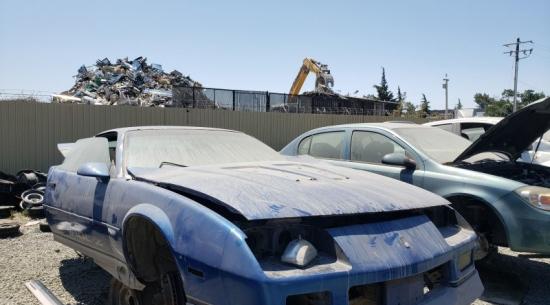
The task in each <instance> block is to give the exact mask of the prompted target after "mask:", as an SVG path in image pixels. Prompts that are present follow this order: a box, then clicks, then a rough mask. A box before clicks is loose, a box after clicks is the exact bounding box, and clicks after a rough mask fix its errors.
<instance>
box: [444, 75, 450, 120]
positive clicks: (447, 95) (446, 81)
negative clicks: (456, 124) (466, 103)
mask: <svg viewBox="0 0 550 305" xmlns="http://www.w3.org/2000/svg"><path fill="white" fill-rule="evenodd" d="M443 81H444V82H445V83H444V84H443V89H445V118H447V112H448V111H449V78H448V77H447V73H445V78H443Z"/></svg>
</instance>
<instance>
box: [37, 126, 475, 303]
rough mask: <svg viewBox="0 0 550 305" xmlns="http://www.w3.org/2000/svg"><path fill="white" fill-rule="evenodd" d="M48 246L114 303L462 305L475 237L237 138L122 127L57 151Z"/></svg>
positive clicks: (412, 199)
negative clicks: (71, 255) (69, 257)
mask: <svg viewBox="0 0 550 305" xmlns="http://www.w3.org/2000/svg"><path fill="white" fill-rule="evenodd" d="M60 149H61V151H62V152H63V154H64V156H65V160H64V162H63V163H62V164H61V165H58V166H54V167H52V168H51V169H50V171H49V175H48V182H47V190H46V199H45V201H46V204H45V207H46V212H47V218H48V222H49V224H50V226H51V229H52V232H53V233H54V238H55V240H57V241H59V242H61V243H63V244H65V245H68V246H69V247H72V248H74V249H76V250H78V251H80V252H81V253H83V254H84V255H86V256H89V257H91V258H93V260H94V261H95V262H96V263H97V264H98V265H99V266H101V267H102V268H103V269H105V270H106V271H108V272H109V273H110V274H111V275H112V276H113V281H112V285H111V292H110V294H109V298H110V300H109V301H110V302H111V303H112V304H115V305H116V304H128V305H129V304H170V305H171V304H186V302H187V304H216V305H217V304H220V305H222V304H236V305H248V304H249V305H271V304H274V305H275V304H276V305H285V304H286V305H294V304H305V305H328V304H334V305H341V304H354V305H357V304H368V305H370V304H386V305H391V304H469V303H471V302H472V301H473V300H474V299H476V298H477V297H479V296H480V294H481V292H482V290H483V287H482V285H481V282H480V280H479V276H478V274H477V271H476V269H475V267H474V264H473V259H472V252H473V248H474V246H475V244H476V235H475V233H474V232H473V231H472V229H471V228H470V226H469V225H468V224H467V223H466V222H465V221H464V220H463V218H462V217H461V216H460V215H459V214H458V213H455V211H454V210H452V209H451V208H450V207H449V205H448V204H449V202H447V201H446V200H444V199H443V198H441V197H439V196H437V195H434V194H432V193H429V192H427V191H424V190H422V189H419V188H417V187H415V186H412V185H408V184H405V183H402V182H399V181H396V180H393V179H390V178H386V177H383V176H379V175H375V174H371V173H366V172H360V171H354V170H351V169H346V168H340V167H334V166H331V165H327V164H323V163H320V162H319V161H315V160H314V159H312V158H309V157H302V158H297V157H284V156H281V155H279V154H278V153H277V152H276V151H274V150H272V149H271V148H269V147H268V146H266V145H265V144H263V143H261V142H260V141H258V140H256V139H254V138H252V137H250V136H247V135H245V134H243V133H240V132H235V131H230V130H222V129H209V128H198V127H132V128H122V129H116V130H111V131H107V132H103V133H101V134H99V135H97V136H95V137H93V138H88V139H82V140H79V141H77V142H76V143H74V144H71V145H63V146H60Z"/></svg>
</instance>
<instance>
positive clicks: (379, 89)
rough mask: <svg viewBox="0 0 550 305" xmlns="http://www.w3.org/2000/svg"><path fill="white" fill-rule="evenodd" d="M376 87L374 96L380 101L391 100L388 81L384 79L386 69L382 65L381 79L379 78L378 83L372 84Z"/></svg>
mask: <svg viewBox="0 0 550 305" xmlns="http://www.w3.org/2000/svg"><path fill="white" fill-rule="evenodd" d="M374 88H376V93H377V95H376V98H377V99H379V100H381V101H389V102H393V101H394V98H393V93H392V92H391V91H390V89H389V87H388V82H387V81H386V70H385V69H384V67H382V79H381V80H380V85H374Z"/></svg>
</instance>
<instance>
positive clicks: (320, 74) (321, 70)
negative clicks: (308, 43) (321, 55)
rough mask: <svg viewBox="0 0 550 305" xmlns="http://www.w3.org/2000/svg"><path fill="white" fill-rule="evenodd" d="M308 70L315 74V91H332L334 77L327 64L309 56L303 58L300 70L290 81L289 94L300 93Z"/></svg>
mask: <svg viewBox="0 0 550 305" xmlns="http://www.w3.org/2000/svg"><path fill="white" fill-rule="evenodd" d="M310 72H313V73H315V75H316V79H315V92H323V93H333V92H332V86H334V78H333V77H332V75H331V74H330V70H329V69H328V66H327V65H323V64H321V63H320V62H318V61H315V60H313V59H311V58H305V59H304V62H303V64H302V67H300V71H298V75H297V76H296V78H295V79H294V82H293V83H292V87H290V91H289V94H290V95H298V94H300V90H301V89H302V86H303V85H304V82H305V81H306V78H307V76H308V74H309V73H310Z"/></svg>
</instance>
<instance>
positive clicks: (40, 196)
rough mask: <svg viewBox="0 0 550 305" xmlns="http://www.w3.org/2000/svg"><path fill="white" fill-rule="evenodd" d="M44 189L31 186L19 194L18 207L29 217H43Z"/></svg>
mask: <svg viewBox="0 0 550 305" xmlns="http://www.w3.org/2000/svg"><path fill="white" fill-rule="evenodd" d="M43 203H44V191H42V190H40V189H39V188H36V187H33V188H32V189H29V190H26V191H24V192H23V193H22V194H21V202H20V203H19V207H20V208H21V210H22V211H23V212H24V213H25V212H26V214H27V215H28V216H29V217H31V218H44V206H43Z"/></svg>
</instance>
